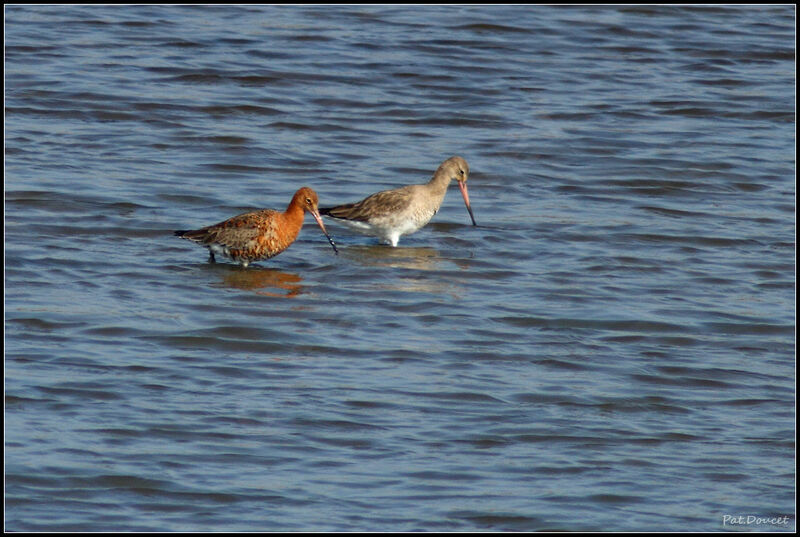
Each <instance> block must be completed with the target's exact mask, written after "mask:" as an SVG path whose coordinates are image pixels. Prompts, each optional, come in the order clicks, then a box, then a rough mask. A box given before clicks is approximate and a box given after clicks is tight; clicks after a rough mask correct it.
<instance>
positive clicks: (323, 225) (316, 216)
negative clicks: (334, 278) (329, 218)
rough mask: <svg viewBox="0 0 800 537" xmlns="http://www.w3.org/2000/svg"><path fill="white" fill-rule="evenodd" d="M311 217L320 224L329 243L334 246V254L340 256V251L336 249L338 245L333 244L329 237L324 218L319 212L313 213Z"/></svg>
mask: <svg viewBox="0 0 800 537" xmlns="http://www.w3.org/2000/svg"><path fill="white" fill-rule="evenodd" d="M311 216H313V217H314V220H316V221H317V224H319V228H320V229H321V230H322V232H323V233H324V234H325V237H327V238H328V242H329V243H331V246H333V253H334V254H336V255H339V250H337V249H336V243H334V242H333V239H332V238H331V236H330V235H328V232H327V231H325V224H323V223H322V217H321V216H320V215H319V213H318V212H317V211H311Z"/></svg>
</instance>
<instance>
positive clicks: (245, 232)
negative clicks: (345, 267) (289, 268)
mask: <svg viewBox="0 0 800 537" xmlns="http://www.w3.org/2000/svg"><path fill="white" fill-rule="evenodd" d="M318 203H319V201H318V199H317V193H316V192H314V191H313V190H311V189H310V188H308V187H307V186H305V187H303V188H301V189H300V190H298V191H297V192H295V194H294V197H293V198H292V201H291V202H290V203H289V206H288V207H287V208H286V210H285V211H284V212H280V211H274V210H272V209H263V210H260V211H253V212H250V213H244V214H240V215H238V216H234V217H233V218H229V219H227V220H225V221H224V222H220V223H219V224H214V225H213V226H208V227H204V228H202V229H196V230H188V231H176V232H175V235H177V236H178V237H181V238H182V239H188V240H190V241H194V242H196V243H197V244H200V245H202V246H205V247H207V248H208V251H209V253H210V254H211V255H210V257H209V261H210V262H211V263H214V262H215V261H216V258H215V256H216V255H221V256H223V257H227V258H228V259H230V260H232V261H235V262H236V263H241V265H242V266H243V267H246V266H247V265H249V264H250V263H252V262H253V261H261V260H262V259H269V258H270V257H274V256H276V255H278V254H279V253H281V252H282V251H284V250H285V249H287V248H288V247H289V245H291V244H292V243H293V242H294V241H295V239H296V238H297V235H298V234H299V233H300V228H301V227H303V217H304V216H305V213H307V212H309V213H311V216H313V217H314V219H315V220H316V221H317V224H319V227H320V229H322V232H323V233H324V234H325V236H326V237H327V238H328V242H330V243H331V246H333V251H334V253H337V254H338V253H339V252H338V250H337V249H336V244H334V242H333V239H331V237H330V235H328V232H327V231H325V225H324V224H323V223H322V218H321V217H320V215H319V208H318Z"/></svg>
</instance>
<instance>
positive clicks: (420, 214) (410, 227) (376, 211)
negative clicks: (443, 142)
mask: <svg viewBox="0 0 800 537" xmlns="http://www.w3.org/2000/svg"><path fill="white" fill-rule="evenodd" d="M468 177H469V165H467V161H466V160H464V159H463V158H461V157H458V156H456V157H450V158H449V159H447V160H445V161H444V162H442V164H441V165H440V166H439V168H438V169H437V170H436V172H435V173H434V174H433V177H432V178H431V180H430V181H428V182H427V183H425V184H422V185H407V186H403V187H400V188H395V189H393V190H383V191H381V192H377V193H375V194H372V195H371V196H367V197H366V198H364V199H363V200H361V201H358V202H356V203H347V204H345V205H338V206H336V207H327V208H322V209H320V210H319V212H320V214H322V215H325V216H328V217H331V218H333V219H335V220H336V221H337V222H341V223H343V224H346V225H347V226H348V227H350V228H352V229H353V230H355V231H358V232H360V233H364V234H366V235H373V236H375V237H378V238H379V239H381V240H382V241H383V242H385V243H387V244H390V245H391V246H397V241H398V240H400V237H401V236H402V235H408V234H409V233H414V232H415V231H418V230H419V229H420V228H422V227H423V226H425V224H427V223H428V222H429V221H430V219H431V218H433V215H435V214H436V213H437V212H438V211H439V207H441V206H442V201H444V195H445V194H446V193H447V187H448V186H449V185H450V182H451V181H456V182H457V183H458V188H459V189H460V190H461V196H462V197H463V198H464V204H465V205H466V206H467V211H468V212H469V217H470V219H472V225H473V226H475V225H477V224H476V223H475V217H474V216H473V215H472V207H470V205H469V194H468V192H467V178H468Z"/></svg>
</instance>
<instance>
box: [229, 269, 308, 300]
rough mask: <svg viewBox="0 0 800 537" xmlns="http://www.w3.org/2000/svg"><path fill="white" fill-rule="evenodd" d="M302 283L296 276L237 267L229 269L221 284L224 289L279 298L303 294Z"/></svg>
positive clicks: (276, 271) (267, 270) (272, 270)
mask: <svg viewBox="0 0 800 537" xmlns="http://www.w3.org/2000/svg"><path fill="white" fill-rule="evenodd" d="M302 281H303V279H302V278H301V277H300V276H298V275H297V274H293V273H290V272H281V271H279V270H274V269H258V268H255V267H252V266H251V267H250V268H249V269H247V270H242V269H240V268H238V267H235V268H229V269H228V270H225V273H224V275H223V276H222V284H223V285H225V286H226V287H233V288H235V289H243V290H245V291H255V292H256V293H257V294H259V295H265V296H274V297H280V298H292V297H296V296H299V295H300V294H301V293H302V292H303V286H302V284H301V282H302Z"/></svg>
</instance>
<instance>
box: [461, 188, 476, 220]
mask: <svg viewBox="0 0 800 537" xmlns="http://www.w3.org/2000/svg"><path fill="white" fill-rule="evenodd" d="M458 188H459V190H461V195H462V196H463V197H464V203H465V204H466V205H467V211H469V217H470V218H472V225H473V226H477V225H478V224H476V223H475V217H474V216H473V215H472V207H470V206H469V193H468V192H467V182H466V181H459V182H458Z"/></svg>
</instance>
